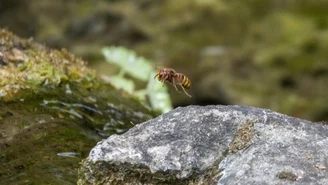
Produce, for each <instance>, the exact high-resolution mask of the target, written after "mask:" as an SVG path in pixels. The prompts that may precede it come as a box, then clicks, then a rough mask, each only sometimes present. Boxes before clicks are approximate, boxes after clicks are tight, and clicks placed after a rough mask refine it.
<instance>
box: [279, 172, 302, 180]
mask: <svg viewBox="0 0 328 185" xmlns="http://www.w3.org/2000/svg"><path fill="white" fill-rule="evenodd" d="M277 177H278V178H279V179H286V180H290V181H296V180H297V175H296V174H294V173H293V172H290V171H281V172H279V173H278V175H277Z"/></svg>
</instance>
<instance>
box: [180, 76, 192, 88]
mask: <svg viewBox="0 0 328 185" xmlns="http://www.w3.org/2000/svg"><path fill="white" fill-rule="evenodd" d="M181 76H182V86H183V87H184V88H186V89H189V88H190V86H191V83H190V80H189V79H188V77H186V76H185V75H183V74H181Z"/></svg>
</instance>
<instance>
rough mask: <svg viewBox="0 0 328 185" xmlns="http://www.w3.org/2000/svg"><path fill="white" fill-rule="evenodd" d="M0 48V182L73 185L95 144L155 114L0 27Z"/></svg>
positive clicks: (79, 65) (63, 56) (58, 54)
mask: <svg viewBox="0 0 328 185" xmlns="http://www.w3.org/2000/svg"><path fill="white" fill-rule="evenodd" d="M0 46H1V48H0V52H1V57H2V59H3V60H4V61H5V64H4V65H3V66H1V67H0V76H1V83H0V107H1V109H0V163H1V165H0V184H8V185H10V184H76V181H77V168H78V167H79V161H80V160H81V159H83V158H85V157H86V156H87V155H88V153H89V151H90V149H91V148H92V147H93V146H94V145H95V144H96V142H97V141H99V140H100V139H102V138H104V137H107V136H109V135H111V134H114V133H115V134H120V133H123V132H125V131H126V130H128V129H129V128H131V127H132V126H133V124H138V123H141V122H144V121H146V120H148V119H150V118H152V117H153V116H154V115H155V113H154V112H152V111H150V110H148V109H147V108H145V107H144V106H143V105H141V104H140V102H139V101H138V100H136V99H134V98H131V97H130V96H129V95H127V94H125V93H123V92H120V91H117V90H116V89H115V88H113V87H112V86H110V85H106V84H103V83H102V82H101V81H99V80H97V79H96V78H95V73H94V72H93V71H92V70H90V69H88V68H87V67H86V62H84V61H83V60H82V59H80V58H78V57H76V56H74V55H72V54H70V53H69V52H67V51H66V50H61V51H58V50H52V49H49V48H46V47H44V46H41V45H39V44H37V43H34V42H33V41H32V40H24V39H20V38H18V37H16V36H14V35H13V34H11V33H10V32H7V31H5V30H1V29H0ZM132 123H133V124H132ZM66 152H71V154H73V155H72V156H70V155H69V154H70V153H68V155H66V154H67V153H66ZM65 156H66V157H65Z"/></svg>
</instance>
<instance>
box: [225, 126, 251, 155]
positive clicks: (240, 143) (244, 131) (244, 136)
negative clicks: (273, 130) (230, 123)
mask: <svg viewBox="0 0 328 185" xmlns="http://www.w3.org/2000/svg"><path fill="white" fill-rule="evenodd" d="M255 123H256V121H249V122H246V123H244V124H243V125H242V126H241V127H240V128H239V129H238V130H237V132H236V135H235V138H234V139H233V141H232V143H231V145H230V149H229V152H231V153H235V152H237V151H239V150H243V149H245V148H247V147H249V146H250V144H251V141H252V139H253V137H254V134H255V133H254V130H253V126H254V124H255Z"/></svg>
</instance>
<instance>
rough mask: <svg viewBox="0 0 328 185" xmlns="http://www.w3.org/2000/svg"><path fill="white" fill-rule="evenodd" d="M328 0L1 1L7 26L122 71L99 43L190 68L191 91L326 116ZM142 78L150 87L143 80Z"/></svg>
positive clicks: (100, 70) (199, 101)
mask: <svg viewBox="0 0 328 185" xmlns="http://www.w3.org/2000/svg"><path fill="white" fill-rule="evenodd" d="M327 7H328V1H327V0H298V1H295V0H249V1H233V0H179V1H177V0H158V1H155V0H129V1H128V0H93V1H91V0H80V1H73V0H71V1H67V0H58V1H53V0H33V1H30V0H1V2H0V27H2V28H6V29H8V30H10V31H12V32H14V33H15V34H17V35H19V36H21V37H27V38H29V37H31V38H33V39H34V40H36V41H38V42H40V43H43V44H45V45H47V46H49V47H54V48H67V49H68V50H69V51H70V52H73V53H75V54H76V55H79V56H82V57H83V58H84V59H85V60H87V61H88V62H89V65H90V66H91V67H92V68H94V69H96V71H97V74H98V75H99V76H100V77H103V78H106V76H107V77H108V76H109V77H110V76H111V75H116V74H117V73H118V71H119V70H120V69H119V68H118V67H117V66H114V65H111V64H109V63H106V62H105V58H104V56H103V55H102V52H101V51H102V48H103V47H105V46H124V47H126V48H128V49H131V50H134V51H135V52H136V53H137V54H138V55H139V56H143V57H145V58H147V59H149V60H151V61H155V63H154V65H155V66H156V67H169V68H173V69H175V70H176V71H178V72H181V73H184V74H185V75H187V76H188V77H189V78H190V80H191V82H192V88H191V89H190V90H189V91H188V92H189V93H190V94H191V95H192V96H193V97H192V98H191V99H190V98H189V97H187V96H185V95H184V94H179V93H177V92H176V91H175V89H174V88H173V87H168V89H169V92H170V95H171V98H172V102H173V106H185V105H190V104H196V105H209V104H224V105H227V104H239V105H250V106H256V107H262V108H269V109H272V110H275V111H279V112H282V113H285V114H288V115H290V116H295V117H300V118H304V119H309V120H312V121H327V120H328V96H327V90H328V85H327V84H328V11H327ZM135 83H136V84H137V86H139V87H140V88H145V86H146V84H145V82H143V81H136V82H135Z"/></svg>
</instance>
